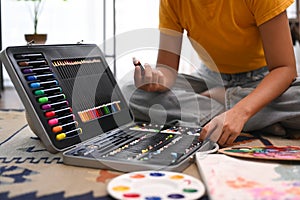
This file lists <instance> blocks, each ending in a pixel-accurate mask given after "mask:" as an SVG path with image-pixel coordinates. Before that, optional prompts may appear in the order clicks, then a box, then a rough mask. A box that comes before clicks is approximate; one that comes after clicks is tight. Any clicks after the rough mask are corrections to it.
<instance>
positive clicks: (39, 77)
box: [26, 74, 54, 81]
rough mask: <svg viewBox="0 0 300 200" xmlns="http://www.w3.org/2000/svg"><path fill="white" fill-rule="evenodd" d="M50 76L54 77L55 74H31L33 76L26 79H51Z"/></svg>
mask: <svg viewBox="0 0 300 200" xmlns="http://www.w3.org/2000/svg"><path fill="white" fill-rule="evenodd" d="M49 78H54V76H53V74H42V75H31V76H27V77H26V80H27V81H36V80H44V79H49Z"/></svg>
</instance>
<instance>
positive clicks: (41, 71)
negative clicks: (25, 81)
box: [22, 67, 51, 74]
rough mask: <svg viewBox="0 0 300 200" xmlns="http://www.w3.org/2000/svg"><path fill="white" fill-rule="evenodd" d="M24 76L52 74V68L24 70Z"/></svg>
mask: <svg viewBox="0 0 300 200" xmlns="http://www.w3.org/2000/svg"><path fill="white" fill-rule="evenodd" d="M22 72H23V74H31V73H43V72H51V69H50V67H40V68H28V69H23V70H22Z"/></svg>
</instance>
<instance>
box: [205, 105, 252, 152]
mask: <svg viewBox="0 0 300 200" xmlns="http://www.w3.org/2000/svg"><path fill="white" fill-rule="evenodd" d="M246 121H247V119H246V118H245V116H242V115H241V112H239V111H238V110H236V109H234V108H232V109H230V110H228V111H226V112H224V113H222V114H220V115H218V116H216V117H215V118H213V119H212V120H211V121H210V122H209V123H208V124H206V125H205V126H204V127H203V129H202V131H201V133H200V140H204V139H205V138H207V137H209V139H210V140H212V141H214V142H218V144H219V145H221V146H229V145H232V144H233V142H234V140H235V139H236V138H237V137H238V136H239V135H240V133H241V131H242V129H243V127H244V124H245V123H246Z"/></svg>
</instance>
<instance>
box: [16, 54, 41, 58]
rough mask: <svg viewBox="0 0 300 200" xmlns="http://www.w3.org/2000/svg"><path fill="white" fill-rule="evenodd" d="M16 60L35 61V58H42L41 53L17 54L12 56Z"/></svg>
mask: <svg viewBox="0 0 300 200" xmlns="http://www.w3.org/2000/svg"><path fill="white" fill-rule="evenodd" d="M14 57H15V58H16V59H26V58H27V59H36V58H44V57H43V54H41V53H30V54H17V55H14Z"/></svg>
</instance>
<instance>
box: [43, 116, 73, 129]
mask: <svg viewBox="0 0 300 200" xmlns="http://www.w3.org/2000/svg"><path fill="white" fill-rule="evenodd" d="M69 120H75V115H74V114H70V115H66V116H63V117H58V118H53V119H50V120H48V124H49V125H50V126H54V125H56V124H58V123H59V122H64V121H69Z"/></svg>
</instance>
